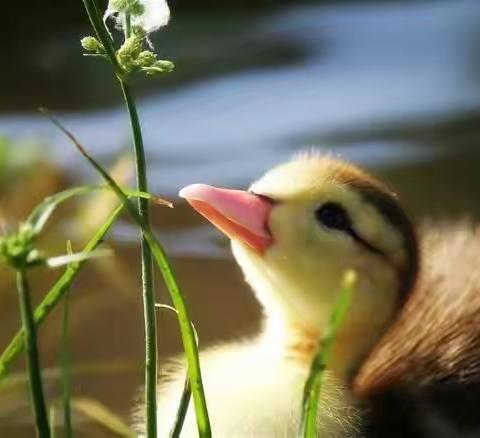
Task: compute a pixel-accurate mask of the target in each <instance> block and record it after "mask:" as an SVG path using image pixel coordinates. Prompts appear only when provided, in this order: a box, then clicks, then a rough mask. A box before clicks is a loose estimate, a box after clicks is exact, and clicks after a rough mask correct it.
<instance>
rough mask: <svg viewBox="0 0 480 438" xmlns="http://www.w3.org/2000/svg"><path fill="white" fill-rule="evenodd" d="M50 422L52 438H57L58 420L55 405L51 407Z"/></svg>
mask: <svg viewBox="0 0 480 438" xmlns="http://www.w3.org/2000/svg"><path fill="white" fill-rule="evenodd" d="M49 422H50V438H56V436H57V430H56V428H55V423H56V422H57V419H56V412H55V406H54V405H52V406H50V412H49Z"/></svg>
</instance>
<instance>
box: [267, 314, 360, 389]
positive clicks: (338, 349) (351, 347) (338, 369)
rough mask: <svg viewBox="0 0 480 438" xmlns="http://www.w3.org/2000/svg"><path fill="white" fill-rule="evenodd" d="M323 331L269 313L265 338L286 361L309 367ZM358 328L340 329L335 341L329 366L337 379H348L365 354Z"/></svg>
mask: <svg viewBox="0 0 480 438" xmlns="http://www.w3.org/2000/svg"><path fill="white" fill-rule="evenodd" d="M323 335H324V333H323V332H322V331H321V330H319V329H318V327H315V326H313V325H312V324H308V323H306V322H304V321H298V320H285V319H279V318H278V317H276V318H272V317H268V318H266V320H265V325H264V332H263V340H264V342H265V344H266V345H268V346H269V348H273V349H275V350H276V352H277V354H278V355H279V356H280V357H281V358H282V359H283V360H287V361H292V362H295V363H298V364H300V365H301V366H305V367H310V364H311V363H312V360H313V358H314V356H315V355H316V354H317V352H318V351H319V348H320V347H321V342H322V339H323ZM361 338H362V333H359V332H358V330H356V331H353V330H349V329H348V327H346V328H344V329H341V330H340V331H339V332H338V334H337V336H336V339H335V341H334V342H335V343H334V345H333V354H332V355H331V359H330V362H329V363H328V364H327V369H328V370H329V371H330V372H331V373H332V374H333V375H335V377H337V378H338V379H340V380H342V381H345V382H347V381H348V380H349V379H350V377H351V375H352V372H353V371H354V370H355V369H356V367H357V366H358V363H359V362H360V360H361V359H362V358H363V356H364V351H363V348H364V345H363V344H362V342H361V341H360V342H359V339H361Z"/></svg>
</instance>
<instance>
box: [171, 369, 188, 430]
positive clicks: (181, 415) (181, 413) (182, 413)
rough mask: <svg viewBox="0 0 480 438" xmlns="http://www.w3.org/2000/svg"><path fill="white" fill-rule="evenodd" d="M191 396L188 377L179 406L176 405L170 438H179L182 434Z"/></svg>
mask: <svg viewBox="0 0 480 438" xmlns="http://www.w3.org/2000/svg"><path fill="white" fill-rule="evenodd" d="M191 396H192V388H191V387H190V380H189V379H188V375H187V377H186V379H185V383H184V385H183V391H182V397H181V398H180V404H179V405H178V410H177V415H176V417H175V423H173V427H172V430H171V431H170V438H179V437H180V433H181V432H182V428H183V424H184V422H185V417H186V416H187V411H188V405H189V404H190V398H191Z"/></svg>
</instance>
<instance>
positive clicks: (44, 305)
mask: <svg viewBox="0 0 480 438" xmlns="http://www.w3.org/2000/svg"><path fill="white" fill-rule="evenodd" d="M122 210H123V205H120V206H118V207H117V208H116V209H115V210H114V211H113V213H112V214H111V215H110V216H109V217H108V219H107V220H106V221H105V222H104V223H103V225H102V226H101V227H100V228H99V229H98V230H97V232H96V233H95V235H94V236H93V237H92V238H91V239H90V241H89V242H88V243H87V244H86V245H85V247H84V248H83V250H82V252H84V253H87V254H88V253H91V252H92V251H94V250H95V249H96V248H97V247H98V245H100V243H101V242H102V241H103V239H104V238H105V235H106V234H107V232H108V231H109V230H110V227H111V226H112V225H113V223H114V222H115V221H116V220H117V218H118V216H119V215H120V213H121V211H122ZM84 263H85V261H81V262H77V263H72V264H70V265H69V266H68V267H67V269H66V270H65V272H64V273H63V275H62V276H61V277H60V278H59V279H58V280H57V282H56V283H55V284H54V286H53V287H52V288H51V289H50V290H49V291H48V293H47V294H46V296H45V298H44V299H43V300H42V302H41V303H40V304H39V305H38V307H37V308H36V309H35V313H34V318H35V324H36V325H39V324H41V323H42V322H43V321H44V320H45V318H46V317H47V316H48V314H49V313H50V312H51V311H52V310H53V309H54V307H55V306H56V305H57V304H58V302H59V301H60V300H61V298H62V297H63V295H64V294H65V292H66V291H67V290H68V289H69V288H70V286H71V284H72V282H73V280H75V277H76V276H77V274H78V273H79V272H80V269H81V268H82V266H83V264H84ZM24 337H25V334H24V332H23V330H19V331H18V332H17V334H16V335H15V336H14V337H13V339H12V340H11V341H10V343H9V344H8V346H7V347H6V349H5V350H4V351H3V353H2V354H1V355H0V381H1V380H2V379H4V378H5V377H6V376H7V374H8V371H9V368H10V366H11V364H12V362H13V361H14V360H15V359H16V358H17V357H18V356H19V354H20V353H21V352H22V350H23V343H24Z"/></svg>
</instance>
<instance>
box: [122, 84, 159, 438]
mask: <svg viewBox="0 0 480 438" xmlns="http://www.w3.org/2000/svg"><path fill="white" fill-rule="evenodd" d="M119 81H120V87H121V88H122V92H123V97H124V99H125V105H126V107H127V110H128V114H129V116H130V124H131V127H132V139H133V147H134V150H135V166H136V173H137V189H138V190H140V191H142V192H148V184H147V170H146V162H145V151H144V148H143V138H142V130H141V128H140V120H139V118H138V113H137V108H136V106H135V102H134V100H133V98H132V95H131V94H130V89H129V87H128V84H127V82H126V81H125V80H123V79H120V78H119ZM138 213H139V216H140V218H141V219H142V222H143V224H144V225H145V227H146V228H147V229H148V230H150V204H149V202H148V200H146V199H138ZM141 251H142V289H143V314H144V324H145V411H146V414H145V415H146V433H147V436H148V437H149V438H155V437H156V436H157V322H156V315H155V313H156V312H155V289H154V277H153V260H152V253H151V251H150V248H149V245H148V242H147V241H146V237H145V233H144V232H142V243H141Z"/></svg>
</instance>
